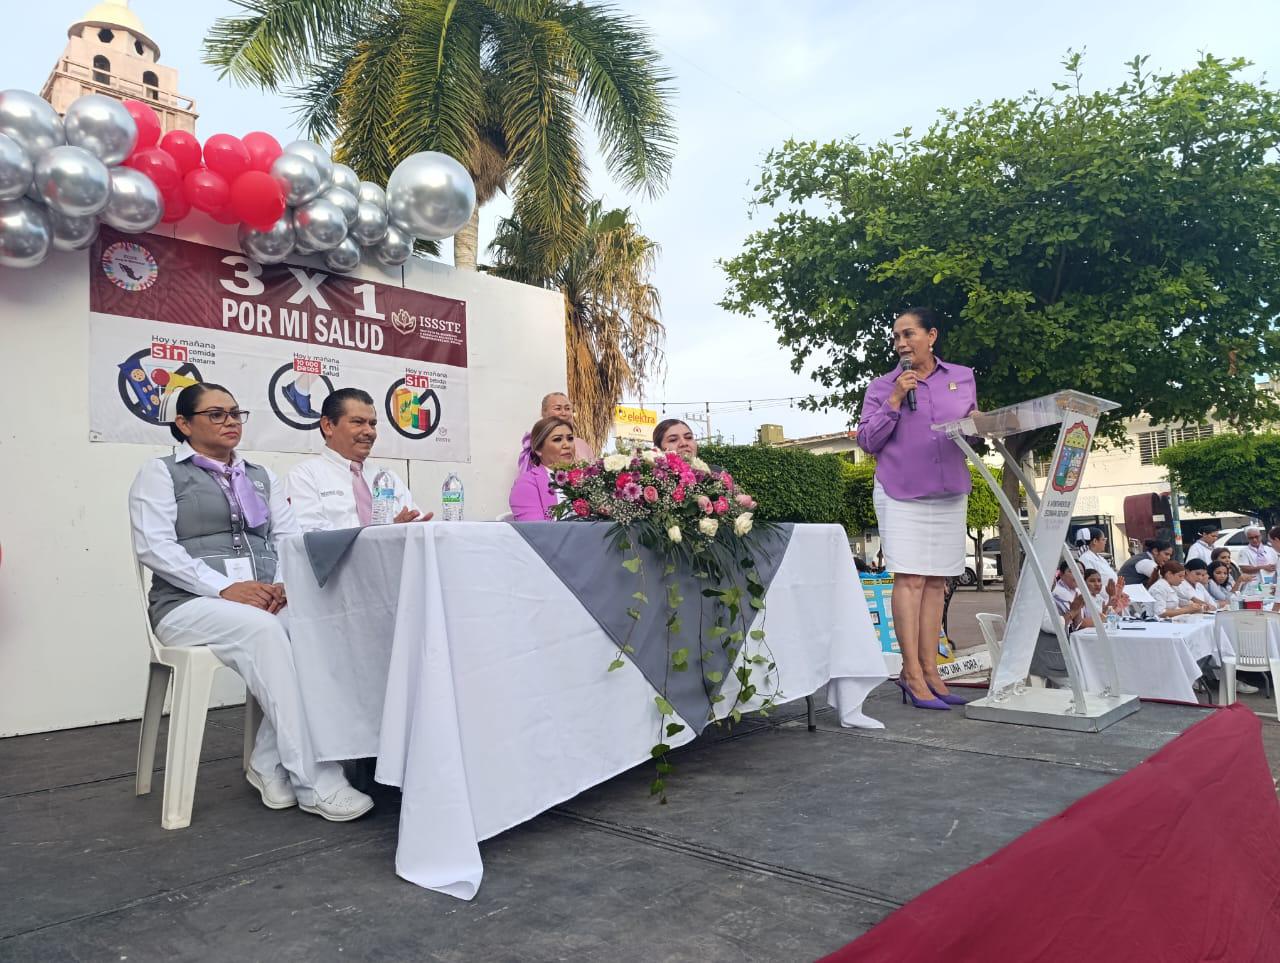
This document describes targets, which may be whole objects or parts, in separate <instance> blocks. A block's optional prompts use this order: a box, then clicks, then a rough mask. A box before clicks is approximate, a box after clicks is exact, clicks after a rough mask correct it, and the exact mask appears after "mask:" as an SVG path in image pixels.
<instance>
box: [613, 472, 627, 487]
mask: <svg viewBox="0 0 1280 963" xmlns="http://www.w3.org/2000/svg"><path fill="white" fill-rule="evenodd" d="M630 484H631V472H629V471H620V472H618V479H617V481H615V482H614V483H613V487H614V488H616V489H617V490H618V491H622V489H624V488H626V487H627V486H628V485H630Z"/></svg>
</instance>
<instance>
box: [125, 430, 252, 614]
mask: <svg viewBox="0 0 1280 963" xmlns="http://www.w3.org/2000/svg"><path fill="white" fill-rule="evenodd" d="M161 461H163V462H164V464H165V467H166V468H168V469H169V475H170V477H171V478H172V479H173V496H174V498H175V500H176V501H177V508H178V511H177V517H176V518H175V519H174V529H175V530H176V531H177V534H178V544H179V545H181V546H182V547H183V548H184V549H186V551H187V554H188V555H190V556H191V557H192V558H199V559H203V560H204V561H205V563H206V564H207V565H209V566H210V567H211V568H214V569H217V570H218V571H219V572H221V573H222V574H223V575H225V574H226V573H227V567H226V559H228V558H237V557H240V558H248V559H250V561H251V562H252V563H253V571H254V577H255V578H256V579H257V580H258V581H259V582H274V581H275V575H276V553H275V549H273V548H272V547H271V522H272V520H271V519H270V518H268V519H267V520H266V522H264V523H263V524H262V525H259V526H258V527H257V528H244V527H243V526H242V525H237V526H233V525H232V522H231V506H230V505H228V504H227V496H226V495H224V494H223V492H222V487H221V486H220V485H219V484H218V483H217V482H216V481H214V479H213V477H212V476H211V475H210V474H209V473H208V472H207V471H205V470H204V469H203V468H199V467H197V466H196V465H194V464H192V463H191V459H189V458H188V459H187V460H186V461H177V456H175V455H169V456H168V457H166V458H162V459H161ZM244 467H245V474H247V475H248V476H249V480H250V481H252V482H253V485H254V487H255V488H257V489H258V493H259V494H260V495H262V497H263V499H264V500H265V501H267V502H268V503H269V502H270V500H271V481H270V478H269V476H268V475H267V472H266V469H264V468H260V467H259V466H257V465H251V464H249V463H248V462H245V466H244ZM237 542H238V543H239V547H238V548H237ZM194 598H199V596H197V595H194V594H192V593H191V592H188V591H187V590H186V589H184V588H179V587H178V586H177V585H174V584H173V583H172V582H170V581H168V580H167V579H165V578H163V577H162V576H160V575H153V577H152V579H151V605H150V608H149V609H148V613H147V614H148V615H149V616H150V618H151V624H152V626H156V625H159V624H160V620H161V619H163V618H164V617H165V616H166V615H168V614H169V613H170V612H172V611H173V610H174V609H176V608H177V607H178V606H179V605H181V604H182V603H183V602H189V601H191V600H192V599H194Z"/></svg>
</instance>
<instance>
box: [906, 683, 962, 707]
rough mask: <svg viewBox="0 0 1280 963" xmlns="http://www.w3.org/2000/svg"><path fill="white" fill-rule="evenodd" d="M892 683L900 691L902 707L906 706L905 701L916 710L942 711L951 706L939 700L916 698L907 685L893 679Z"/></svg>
mask: <svg viewBox="0 0 1280 963" xmlns="http://www.w3.org/2000/svg"><path fill="white" fill-rule="evenodd" d="M893 682H894V685H896V686H897V687H898V688H899V689H901V690H902V704H903V705H906V703H907V700H908V699H910V700H911V704H912V705H913V706H915V707H916V708H917V709H943V710H950V709H951V706H949V705H947V704H946V703H945V702H943V701H942V700H941V699H918V698H916V694H915V693H914V692H912V691H911V687H910V686H909V685H907V684H906V683H905V682H903V681H902V680H901V679H894V680H893ZM929 691H930V692H932V691H933V690H932V689H930V690H929Z"/></svg>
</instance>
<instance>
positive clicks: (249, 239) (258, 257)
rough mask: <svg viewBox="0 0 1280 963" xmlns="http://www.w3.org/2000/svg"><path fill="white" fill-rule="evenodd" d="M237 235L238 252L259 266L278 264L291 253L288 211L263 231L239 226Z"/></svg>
mask: <svg viewBox="0 0 1280 963" xmlns="http://www.w3.org/2000/svg"><path fill="white" fill-rule="evenodd" d="M237 233H238V237H239V238H240V250H242V251H244V253H245V254H247V255H249V257H251V258H253V259H254V260H255V261H257V262H258V263H259V264H279V263H280V262H281V261H283V260H284V259H285V258H287V257H288V256H289V255H290V254H292V253H293V241H294V232H293V215H291V214H290V213H289V212H288V211H285V213H284V216H283V217H281V218H280V220H278V221H276V222H275V223H274V224H272V225H271V227H269V228H267V229H266V230H265V231H258V230H255V229H254V228H252V227H249V226H248V225H247V224H241V225H240V230H239V231H238V232H237Z"/></svg>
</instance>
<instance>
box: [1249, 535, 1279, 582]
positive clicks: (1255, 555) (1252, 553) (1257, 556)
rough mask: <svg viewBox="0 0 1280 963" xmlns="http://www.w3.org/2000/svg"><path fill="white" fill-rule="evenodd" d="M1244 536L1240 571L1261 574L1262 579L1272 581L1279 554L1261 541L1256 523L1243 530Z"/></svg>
mask: <svg viewBox="0 0 1280 963" xmlns="http://www.w3.org/2000/svg"><path fill="white" fill-rule="evenodd" d="M1244 537H1245V550H1244V558H1245V561H1244V562H1242V563H1241V565H1240V571H1241V572H1242V573H1243V574H1245V575H1261V576H1263V580H1264V581H1274V580H1275V575H1276V563H1277V562H1278V561H1280V555H1277V554H1276V550H1275V549H1274V548H1272V547H1271V546H1270V545H1264V544H1263V543H1262V529H1260V528H1258V527H1257V526H1256V525H1250V526H1249V527H1248V528H1246V529H1245V530H1244Z"/></svg>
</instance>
